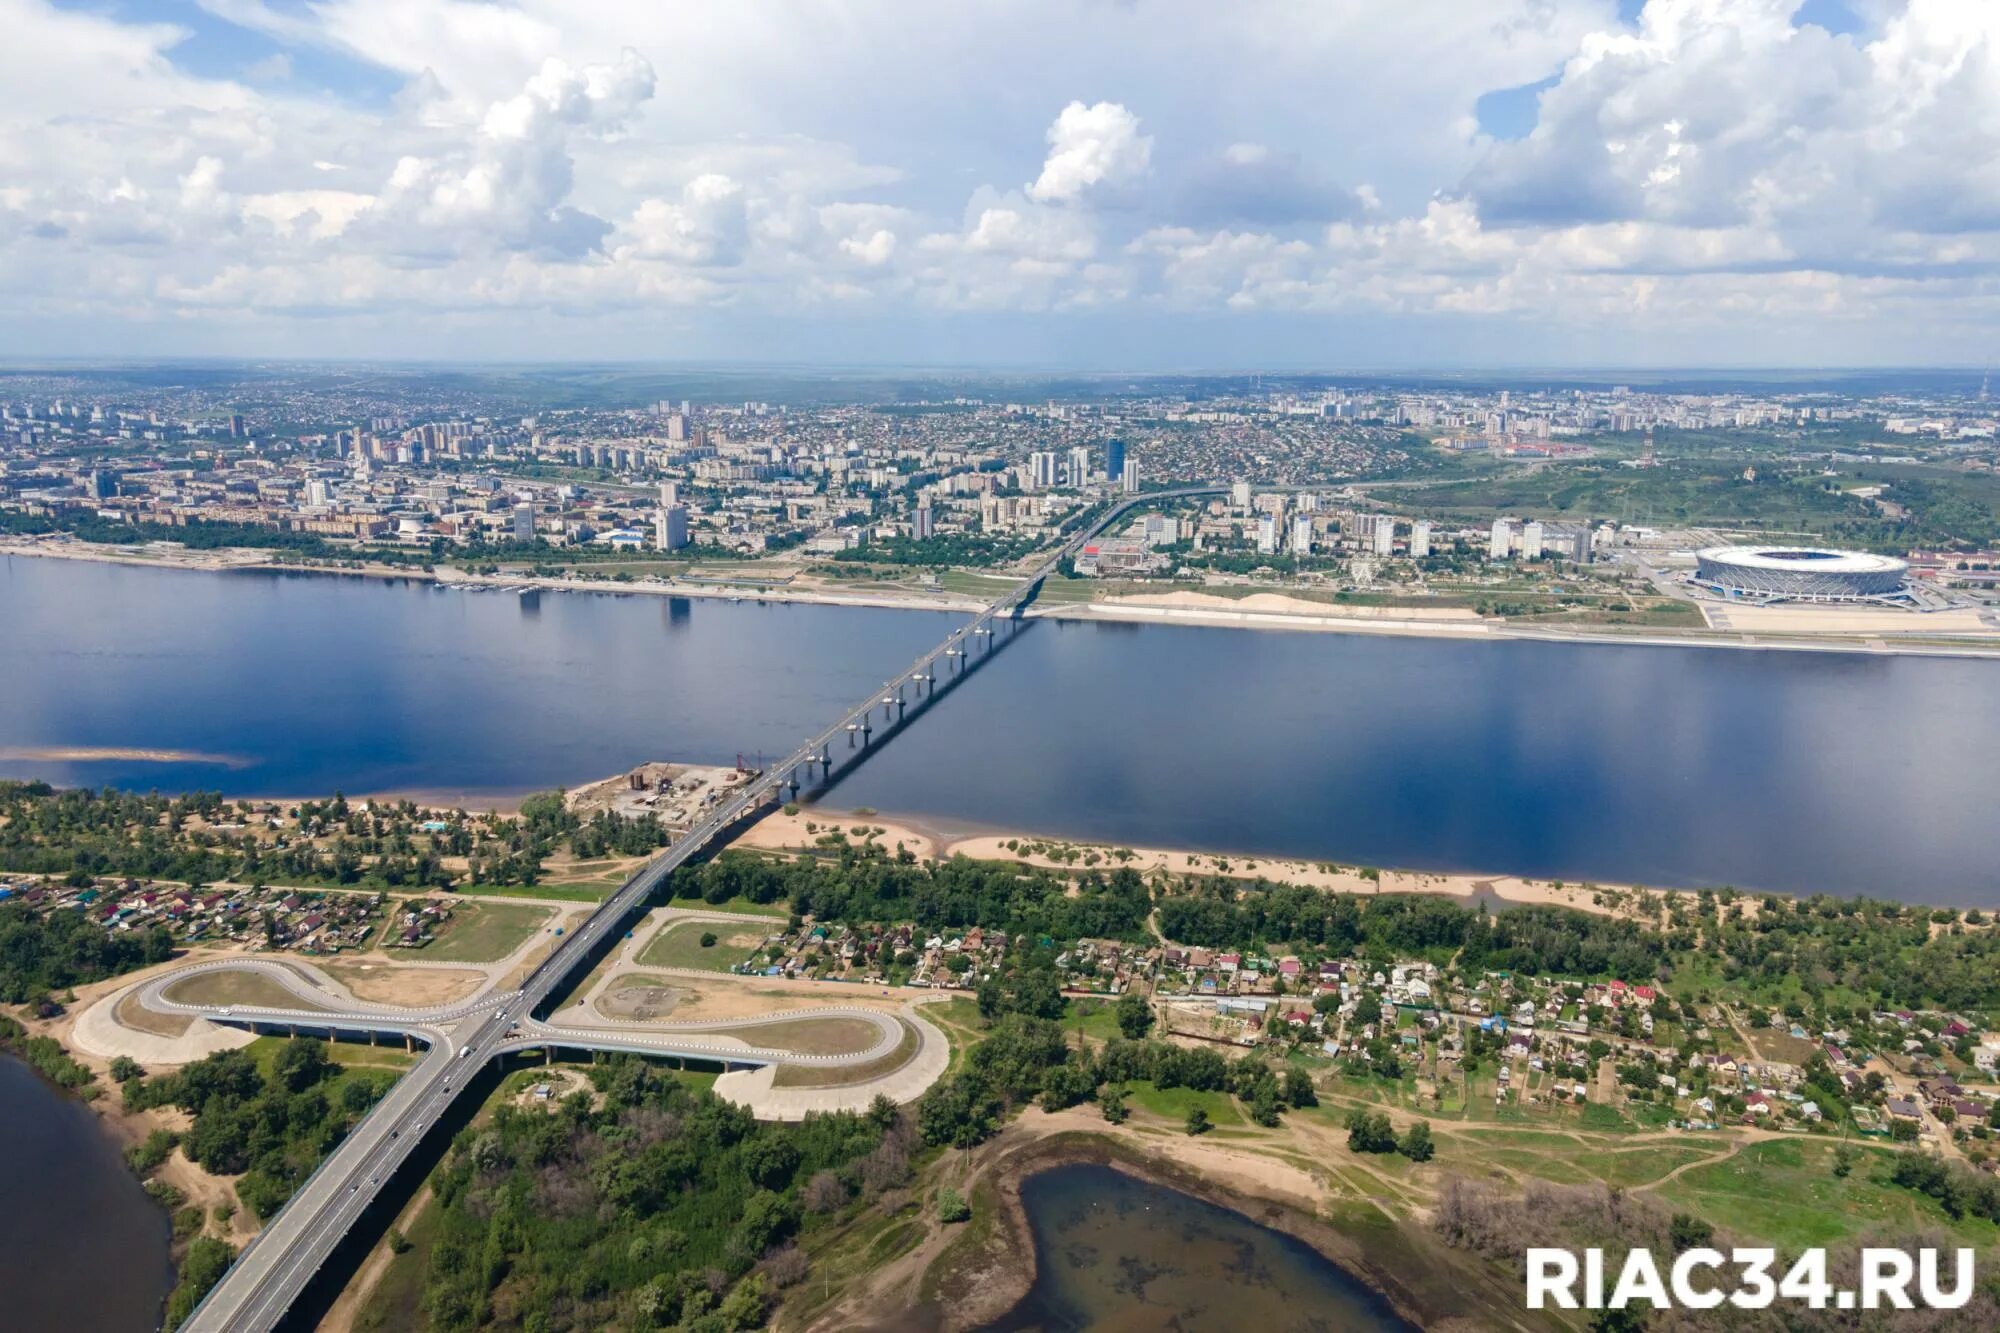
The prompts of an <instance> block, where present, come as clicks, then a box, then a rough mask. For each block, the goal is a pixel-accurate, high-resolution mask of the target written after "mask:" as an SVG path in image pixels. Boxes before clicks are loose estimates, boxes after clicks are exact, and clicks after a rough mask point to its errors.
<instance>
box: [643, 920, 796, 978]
mask: <svg viewBox="0 0 2000 1333" xmlns="http://www.w3.org/2000/svg"><path fill="white" fill-rule="evenodd" d="M764 934H765V932H764V931H762V930H759V929H758V928H757V927H755V926H731V925H725V924H722V923H720V922H712V921H676V922H672V923H670V924H669V925H668V926H667V927H666V929H664V930H662V931H661V932H660V933H659V934H657V935H655V936H654V937H653V938H652V939H650V940H647V941H646V947H645V948H644V949H642V950H640V951H639V962H640V964H641V965H642V966H644V967H692V968H699V969H701V970H702V971H704V972H727V971H728V970H729V969H730V968H731V967H734V966H735V965H736V964H738V963H740V962H742V961H743V960H744V959H746V958H748V957H749V956H750V951H751V950H752V949H755V948H756V947H757V946H758V945H759V944H760V943H762V942H763V939H764ZM704 935H713V936H714V937H715V943H714V944H712V945H710V946H709V947H707V948H703V947H702V943H701V941H702V937H703V936H704Z"/></svg>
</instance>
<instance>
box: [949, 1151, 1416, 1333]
mask: <svg viewBox="0 0 2000 1333" xmlns="http://www.w3.org/2000/svg"><path fill="white" fill-rule="evenodd" d="M1021 1205H1022V1208H1023V1209H1024V1211H1025V1212H1026V1213H1027V1215H1028V1226H1029V1229H1030V1230H1031V1231H1032V1232H1033V1234H1034V1238H1035V1259H1036V1270H1035V1284H1034V1287H1033V1288H1032V1289H1031V1290H1030V1291H1029V1293H1028V1295H1027V1297H1026V1299H1024V1300H1023V1301H1022V1302H1021V1304H1020V1305H1018V1306H1016V1307H1015V1308H1014V1309H1013V1310H1011V1311H1009V1312H1008V1313H1007V1315H1005V1316H1004V1317H1002V1318H1001V1319H999V1320H996V1321H995V1322H994V1323H992V1324H989V1325H987V1326H986V1328H985V1329H984V1330H982V1333H1030V1331H1031V1330H1032V1331H1034V1333H1082V1330H1086V1329H1105V1330H1109V1329H1119V1330H1138V1329H1175V1330H1180V1333H1207V1331H1208V1330H1215V1331H1216V1333H1244V1330H1254V1331H1255V1333H1294V1331H1295V1330H1296V1331H1297V1333H1308V1331H1310V1333H1375V1331H1376V1330H1396V1331H1397V1333H1403V1331H1404V1330H1408V1331H1409V1333H1414V1326H1413V1325H1411V1324H1409V1323H1407V1322H1406V1321H1404V1320H1403V1319H1401V1318H1399V1317H1398V1316H1397V1315H1396V1313H1395V1311H1394V1310H1392V1309H1391V1308H1390V1307H1389V1304H1388V1302H1386V1301H1384V1300H1383V1299H1382V1298H1381V1297H1380V1296H1378V1295H1376V1294H1375V1293H1374V1292H1373V1291H1371V1290H1370V1289H1369V1288H1368V1287H1367V1286H1365V1285H1364V1284H1363V1283H1362V1282H1361V1281H1360V1280H1359V1279H1357V1278H1355V1277H1354V1276H1353V1275H1351V1274H1349V1273H1348V1272H1347V1271H1346V1270H1344V1269H1342V1268H1340V1267H1339V1266H1338V1265H1336V1264H1334V1263H1333V1262H1332V1261H1331V1260H1329V1259H1327V1258H1326V1257H1325V1256H1323V1255H1321V1254H1320V1253H1319V1252H1318V1251H1317V1250H1314V1249H1313V1248H1312V1247H1311V1246H1310V1245H1307V1244H1305V1243H1304V1242H1303V1241H1300V1240H1297V1239H1295V1238H1293V1237H1291V1236H1288V1235H1285V1234H1284V1233H1283V1232H1280V1231H1274V1230H1272V1229H1271V1228H1269V1227H1266V1226H1261V1225H1259V1224H1258V1223H1256V1222H1253V1221H1251V1220H1250V1219H1249V1218H1247V1217H1245V1216H1243V1215H1242V1214H1241V1213H1237V1212H1232V1211H1231V1210H1229V1209H1227V1208H1219V1207H1217V1206H1215V1205H1214V1204H1211V1203H1207V1202H1205V1201H1203V1200H1201V1199H1197V1198H1194V1197H1193V1196H1191V1195H1187V1194H1183V1193H1181V1192H1180V1191H1179V1190H1173V1189H1167V1188H1165V1187H1163V1186H1159V1185H1153V1184H1148V1183H1147V1182H1145V1181H1140V1180H1134V1179H1133V1178H1132V1177H1130V1176H1128V1175H1125V1174H1124V1173H1123V1172H1120V1171H1114V1170H1112V1169H1111V1168H1110V1167H1107V1166H1096V1165H1077V1166H1061V1167H1056V1168H1054V1169H1052V1170H1049V1171H1044V1172H1041V1173H1040V1174H1038V1175H1033V1176H1030V1177H1028V1179H1026V1180H1025V1181H1023V1182H1022V1183H1021Z"/></svg>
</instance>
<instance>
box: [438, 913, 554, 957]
mask: <svg viewBox="0 0 2000 1333" xmlns="http://www.w3.org/2000/svg"><path fill="white" fill-rule="evenodd" d="M551 922H552V918H551V916H550V914H549V912H548V911H547V910H546V909H545V908H540V907H530V906H529V905H528V904H526V903H494V902H485V903H459V904H457V905H456V906H455V908H454V910H453V913H452V919H451V920H450V921H449V922H448V923H446V925H445V927H444V929H443V930H442V931H441V932H440V933H439V935H438V937H437V938H436V939H434V940H432V941H431V942H430V943H429V944H427V945H425V946H424V947H423V948H422V949H414V950H411V951H410V952H411V954H412V955H413V956H414V957H416V958H417V959H418V960H420V961H422V962H437V963H497V962H499V961H500V960H501V959H502V958H505V957H506V956H507V955H509V954H511V953H513V952H514V950H516V949H518V948H520V947H521V945H523V944H525V943H526V942H527V941H528V939H529V938H530V937H531V936H533V935H535V934H536V933H537V932H539V931H540V930H541V929H542V928H543V927H544V926H546V925H549V924H551Z"/></svg>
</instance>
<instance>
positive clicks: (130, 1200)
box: [0, 1055, 174, 1333]
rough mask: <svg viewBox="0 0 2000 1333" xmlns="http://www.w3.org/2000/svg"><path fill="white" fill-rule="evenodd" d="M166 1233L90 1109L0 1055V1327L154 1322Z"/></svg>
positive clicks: (169, 1278) (106, 1330) (141, 1331)
mask: <svg viewBox="0 0 2000 1333" xmlns="http://www.w3.org/2000/svg"><path fill="white" fill-rule="evenodd" d="M112 1095H113V1096H116V1095H117V1094H116V1093H115V1092H114V1093H113V1094H112ZM167 1230H168V1223H167V1215H166V1213H165V1212H164V1211H163V1210H162V1209H161V1208H160V1207H159V1206H158V1205H157V1204H155V1203H154V1202H153V1201H152V1200H151V1199H149V1198H147V1197H146V1192H145V1191H144V1190H143V1189H141V1188H140V1187H139V1182H138V1180H137V1179H135V1178H134V1177H133V1175H132V1173H131V1172H130V1171H128V1170H126V1169H125V1162H124V1159H123V1158H122V1157H121V1156H120V1155H119V1151H118V1147H117V1145H116V1144H115V1143H113V1142H112V1140H111V1137H110V1135H108V1134H106V1133H105V1132H104V1130H103V1129H102V1128H101V1127H100V1126H99V1125H98V1123H97V1113H96V1112H94V1111H92V1110H91V1109H90V1108H89V1107H87V1106H85V1105H84V1104H83V1103H82V1102H80V1101H77V1100H76V1099H75V1098H73V1097H69V1096H65V1095H64V1094H63V1093H62V1092H61V1091H60V1090H58V1089H57V1088H55V1087H53V1086H52V1085H50V1084H48V1083H44V1082H43V1081H42V1079H41V1077H40V1076H39V1075H38V1074H36V1073H35V1071H34V1070H32V1069H30V1068H28V1066H26V1065H25V1064H22V1063H21V1062H20V1061H19V1060H16V1059H15V1058H14V1057H12V1056H11V1055H0V1328H8V1329H22V1330H29V1329H51V1330H53V1329H78V1330H84V1329H89V1330H102V1331H103V1333H145V1331H146V1330H148V1329H154V1328H158V1327H159V1326H160V1312H161V1305H162V1303H163V1302H164V1301H165V1300H166V1298H167V1292H168V1290H169V1289H170V1288H171V1287H172V1286H173V1284H174V1267H173V1264H172V1263H171V1262H170V1261H169V1260H168V1258H167V1240H168V1236H167Z"/></svg>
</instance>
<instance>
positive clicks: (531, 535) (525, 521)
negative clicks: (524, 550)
mask: <svg viewBox="0 0 2000 1333" xmlns="http://www.w3.org/2000/svg"><path fill="white" fill-rule="evenodd" d="M534 539H535V507H534V506H533V505H531V504H527V503H524V502H516V504H515V505H514V540H515V541H517V542H531V541H533V540H534Z"/></svg>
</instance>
